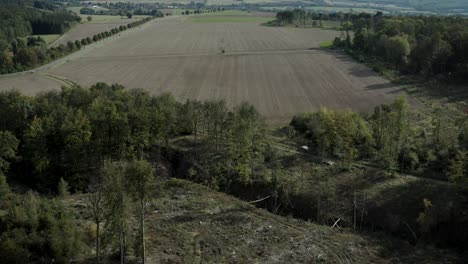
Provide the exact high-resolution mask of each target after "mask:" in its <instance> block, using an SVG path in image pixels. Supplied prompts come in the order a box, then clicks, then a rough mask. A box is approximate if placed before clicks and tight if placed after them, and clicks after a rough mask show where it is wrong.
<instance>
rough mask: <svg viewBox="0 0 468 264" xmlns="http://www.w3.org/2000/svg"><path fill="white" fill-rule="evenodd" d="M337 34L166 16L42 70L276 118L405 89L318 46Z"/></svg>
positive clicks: (364, 105) (363, 106) (365, 102)
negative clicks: (245, 106) (243, 106)
mask: <svg viewBox="0 0 468 264" xmlns="http://www.w3.org/2000/svg"><path fill="white" fill-rule="evenodd" d="M339 34H340V32H337V31H327V30H321V29H313V28H308V29H302V28H275V27H265V26H261V25H259V24H258V23H251V22H243V23H191V22H190V20H189V19H187V18H185V17H171V18H164V19H160V20H158V21H155V22H152V23H150V24H149V25H148V26H147V27H145V28H144V30H136V31H129V33H128V34H126V35H124V36H122V37H119V38H117V39H116V40H115V41H112V42H109V43H108V44H106V45H102V46H101V47H98V48H95V49H93V50H92V51H90V52H87V53H85V54H84V55H83V56H80V57H77V58H73V59H70V60H69V61H68V62H65V63H63V64H60V65H57V66H55V67H52V68H50V69H47V70H46V73H48V74H51V75H53V76H59V77H60V78H66V79H69V80H71V81H74V82H76V83H78V84H80V85H84V86H89V85H92V84H94V83H96V82H108V83H120V84H123V85H125V86H126V87H128V88H144V89H147V90H148V91H150V92H151V93H154V94H160V93H163V92H171V93H172V94H173V95H174V96H176V98H178V99H180V100H186V99H199V100H219V99H224V100H226V101H227V103H228V104H229V105H230V106H234V105H236V104H239V103H241V102H243V101H247V102H250V103H252V104H254V105H255V106H256V107H257V109H258V110H259V111H260V112H261V113H262V114H263V115H265V116H266V117H267V118H268V119H269V120H270V121H271V122H274V123H283V122H287V121H289V120H290V118H291V117H292V116H293V115H294V114H296V113H300V112H306V111H314V110H317V109H319V108H321V107H328V108H334V109H353V110H356V111H362V112H367V111H370V110H372V109H373V108H374V106H376V105H378V104H382V103H389V102H391V101H392V100H394V98H395V97H397V96H399V95H401V94H404V92H403V89H402V88H401V87H397V86H395V85H393V84H391V83H390V82H389V81H387V80H385V79H384V78H382V77H379V76H378V75H377V74H375V73H374V72H373V71H372V70H370V69H368V68H367V67H365V66H363V65H361V64H358V63H356V62H354V61H352V59H350V58H348V56H346V55H344V54H342V53H340V52H335V51H329V50H322V49H319V48H318V47H319V44H320V43H321V42H324V41H329V40H332V39H333V38H334V37H335V36H337V35H339ZM222 50H224V51H225V53H224V54H223V53H222V52H221V51H222ZM32 85H34V87H31V84H29V85H26V86H25V87H24V88H23V89H26V90H31V89H34V91H36V87H38V85H36V84H32ZM2 87H5V86H4V85H3V83H2V81H1V79H0V89H1V88H2ZM7 88H8V87H7ZM44 88H48V87H44ZM410 101H411V102H412V103H413V104H414V105H418V104H419V103H418V102H417V101H416V100H414V99H410Z"/></svg>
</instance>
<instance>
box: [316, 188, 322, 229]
mask: <svg viewBox="0 0 468 264" xmlns="http://www.w3.org/2000/svg"><path fill="white" fill-rule="evenodd" d="M320 199H322V197H321V194H320V191H319V192H318V197H317V223H320Z"/></svg>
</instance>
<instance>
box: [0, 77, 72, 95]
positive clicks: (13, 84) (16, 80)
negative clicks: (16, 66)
mask: <svg viewBox="0 0 468 264" xmlns="http://www.w3.org/2000/svg"><path fill="white" fill-rule="evenodd" d="M62 85H63V83H62V82H57V81H56V80H54V79H53V78H49V77H46V76H44V75H40V74H33V73H25V74H20V75H13V76H1V75H0V91H2V90H16V91H20V92H22V93H24V94H26V95H35V94H37V93H39V92H41V91H47V90H58V89H60V87H61V86H62Z"/></svg>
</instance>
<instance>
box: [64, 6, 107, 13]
mask: <svg viewBox="0 0 468 264" xmlns="http://www.w3.org/2000/svg"><path fill="white" fill-rule="evenodd" d="M82 8H84V6H72V7H67V10H70V11H72V12H74V13H77V14H79V13H80V10H81V9H82ZM90 9H93V10H94V11H108V10H109V9H107V8H101V7H99V8H96V7H90Z"/></svg>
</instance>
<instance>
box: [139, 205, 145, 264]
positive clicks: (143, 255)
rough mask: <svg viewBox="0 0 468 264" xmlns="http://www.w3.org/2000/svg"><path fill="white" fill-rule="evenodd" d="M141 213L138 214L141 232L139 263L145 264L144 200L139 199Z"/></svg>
mask: <svg viewBox="0 0 468 264" xmlns="http://www.w3.org/2000/svg"><path fill="white" fill-rule="evenodd" d="M140 202H141V212H140V230H141V234H140V235H141V238H140V239H141V263H142V264H145V254H146V248H145V200H144V199H141V200H140Z"/></svg>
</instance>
